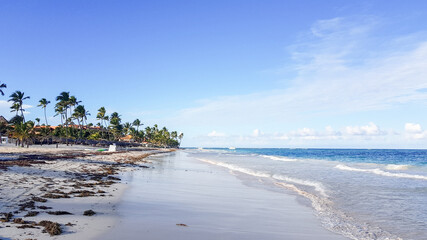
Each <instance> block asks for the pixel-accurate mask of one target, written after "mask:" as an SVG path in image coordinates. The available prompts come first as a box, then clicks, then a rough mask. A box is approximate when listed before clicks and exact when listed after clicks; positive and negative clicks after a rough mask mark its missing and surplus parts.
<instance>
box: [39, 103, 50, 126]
mask: <svg viewBox="0 0 427 240" xmlns="http://www.w3.org/2000/svg"><path fill="white" fill-rule="evenodd" d="M49 103H50V101H48V100H46V98H42V99H40V101H39V105H37V107H42V108H43V109H44V118H45V120H46V126H48V125H49V124H48V123H47V116H46V106H47V105H48V104H49Z"/></svg>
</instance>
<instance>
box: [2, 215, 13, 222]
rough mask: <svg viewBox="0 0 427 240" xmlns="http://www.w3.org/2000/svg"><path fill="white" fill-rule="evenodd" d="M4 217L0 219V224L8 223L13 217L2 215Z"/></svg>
mask: <svg viewBox="0 0 427 240" xmlns="http://www.w3.org/2000/svg"><path fill="white" fill-rule="evenodd" d="M2 214H3V216H4V217H2V218H0V222H9V221H10V219H11V218H12V217H13V214H12V213H2Z"/></svg>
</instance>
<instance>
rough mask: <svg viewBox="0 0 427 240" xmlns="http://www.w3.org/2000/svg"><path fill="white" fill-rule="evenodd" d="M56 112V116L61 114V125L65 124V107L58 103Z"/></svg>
mask: <svg viewBox="0 0 427 240" xmlns="http://www.w3.org/2000/svg"><path fill="white" fill-rule="evenodd" d="M55 112H56V114H55V116H58V115H61V125H64V121H63V119H64V118H65V113H64V112H65V110H64V107H63V106H62V105H59V104H56V105H55Z"/></svg>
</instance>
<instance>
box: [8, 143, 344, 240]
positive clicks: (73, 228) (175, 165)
mask: <svg viewBox="0 0 427 240" xmlns="http://www.w3.org/2000/svg"><path fill="white" fill-rule="evenodd" d="M0 152H1V154H2V157H3V158H16V161H18V159H21V160H19V161H21V162H20V163H19V164H18V163H16V164H17V165H13V166H7V167H4V165H2V166H3V167H2V170H0V184H1V188H0V196H1V199H0V204H1V205H0V207H1V212H2V216H1V217H2V223H0V239H2V240H3V239H119V238H122V239H140V238H141V237H142V236H143V237H144V238H145V239H172V238H173V239H344V238H343V237H341V236H339V235H336V234H334V233H331V232H329V231H327V230H326V229H324V228H322V226H321V225H320V222H319V221H318V219H317V218H316V216H315V215H314V213H313V210H312V209H311V208H309V207H308V206H304V205H302V204H300V203H298V202H297V199H296V196H294V195H292V194H289V192H275V191H268V190H265V189H260V188H257V187H254V186H250V185H247V184H246V183H245V181H244V180H243V179H240V178H238V177H237V176H235V175H233V174H230V172H228V171H227V170H224V169H222V168H219V167H214V166H210V165H208V164H206V163H203V162H201V161H198V160H197V159H194V158H191V157H188V155H187V154H186V153H185V151H177V152H173V153H171V152H169V150H155V149H144V151H141V150H140V151H123V152H116V153H108V152H97V151H96V149H95V148H87V147H66V146H62V147H60V148H58V149H56V148H51V147H32V148H29V149H25V148H24V149H23V148H15V147H4V146H2V147H0ZM149 155H151V156H149ZM147 156H149V157H147ZM23 159H25V160H23ZM9 161H12V160H10V159H9ZM89 210H90V211H93V213H94V214H93V215H91V214H90V213H91V212H89V214H86V213H88V212H86V213H85V211H89ZM8 213H10V214H11V215H8ZM46 221H49V222H51V223H54V224H56V223H57V224H58V225H57V227H58V228H59V229H60V231H61V232H60V234H59V235H53V234H56V233H51V232H50V231H52V229H51V228H49V226H48V227H46V226H45V225H44V223H46ZM53 226H55V225H53Z"/></svg>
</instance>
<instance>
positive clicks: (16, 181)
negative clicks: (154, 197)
mask: <svg viewBox="0 0 427 240" xmlns="http://www.w3.org/2000/svg"><path fill="white" fill-rule="evenodd" d="M96 150H97V148H91V147H87V146H73V147H71V146H61V145H60V146H59V148H55V147H54V146H32V147H30V148H20V147H14V146H10V145H9V146H4V145H2V146H0V154H1V156H2V160H6V161H2V162H1V165H0V213H1V214H0V215H1V216H0V218H1V219H0V220H1V222H0V239H94V238H96V236H98V235H100V234H102V233H103V232H105V231H106V230H107V229H108V228H110V227H112V226H114V224H115V222H116V220H117V218H116V217H115V215H116V213H115V211H116V205H117V204H118V202H119V200H120V199H121V196H122V194H123V192H124V191H125V189H126V188H127V185H126V183H124V182H123V181H121V179H120V177H119V174H121V173H123V172H129V171H135V170H141V169H146V168H149V167H150V162H149V161H146V160H144V158H145V157H147V156H149V155H151V154H155V153H159V152H165V151H170V150H162V149H139V151H118V152H112V153H110V152H99V151H96ZM58 231H59V232H58Z"/></svg>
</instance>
